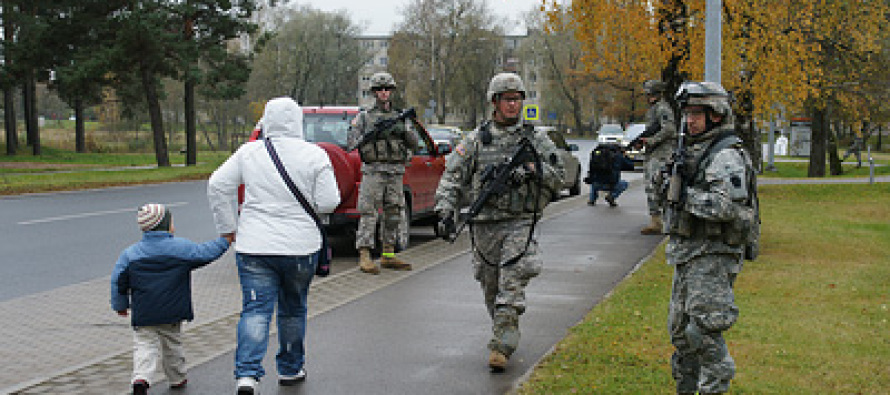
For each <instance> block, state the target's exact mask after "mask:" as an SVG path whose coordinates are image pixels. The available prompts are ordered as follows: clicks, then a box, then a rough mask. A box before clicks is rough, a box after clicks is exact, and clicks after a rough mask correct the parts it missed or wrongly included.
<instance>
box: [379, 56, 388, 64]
mask: <svg viewBox="0 0 890 395" xmlns="http://www.w3.org/2000/svg"><path fill="white" fill-rule="evenodd" d="M386 62H387V59H386V56H384V57H381V58H380V65H381V66H386Z"/></svg>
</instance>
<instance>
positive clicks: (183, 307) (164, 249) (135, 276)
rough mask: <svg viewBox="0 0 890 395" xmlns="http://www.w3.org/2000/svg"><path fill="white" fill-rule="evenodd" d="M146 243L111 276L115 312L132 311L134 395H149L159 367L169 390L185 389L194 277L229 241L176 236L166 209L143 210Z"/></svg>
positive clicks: (126, 254)
mask: <svg viewBox="0 0 890 395" xmlns="http://www.w3.org/2000/svg"><path fill="white" fill-rule="evenodd" d="M136 219H137V221H138V223H139V228H140V229H142V231H143V234H142V240H140V241H139V242H138V243H136V244H133V245H131V246H130V247H128V248H127V249H125V250H124V251H123V252H122V253H121V255H120V257H119V258H118V259H117V263H116V264H115V265H114V272H113V274H112V275H111V308H112V309H114V311H116V312H117V314H118V315H120V316H122V317H126V316H127V315H128V310H132V314H129V315H130V316H131V323H132V325H133V343H134V347H133V379H132V383H133V394H136V395H139V394H147V393H148V387H149V385H150V384H151V383H154V382H155V377H154V375H155V372H156V371H158V365H159V364H160V365H161V367H162V368H163V370H164V373H165V374H166V375H167V380H168V381H169V382H170V387H171V388H181V387H184V386H185V384H186V381H187V380H186V377H185V376H186V369H185V356H184V355H183V350H182V335H181V325H182V321H191V320H192V319H194V312H193V310H192V295H191V271H192V270H195V269H197V268H199V267H201V266H204V265H206V264H208V263H210V262H213V261H214V260H216V259H218V258H219V257H220V256H222V254H223V253H225V252H226V250H227V249H228V248H229V244H230V243H231V241H232V239H231V237H219V238H217V239H215V240H211V241H208V242H206V243H201V244H197V243H194V242H191V241H189V240H186V239H183V238H180V237H174V236H173V232H174V229H173V218H172V215H171V214H170V210H168V209H167V208H166V207H165V206H164V205H162V204H155V203H152V204H146V205H144V206H142V207H140V208H139V211H138V213H137V216H136Z"/></svg>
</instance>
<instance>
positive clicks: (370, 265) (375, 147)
mask: <svg viewBox="0 0 890 395" xmlns="http://www.w3.org/2000/svg"><path fill="white" fill-rule="evenodd" d="M395 89H396V81H395V80H394V79H393V78H392V75H390V74H389V73H375V74H374V75H372V76H371V92H373V93H374V97H375V98H376V101H375V103H374V107H372V108H371V109H370V110H367V111H362V112H361V113H359V115H357V116H356V117H355V119H354V120H353V121H352V127H351V128H350V133H349V149H350V150H352V149H355V148H358V150H359V155H360V156H361V158H362V182H361V186H360V187H359V195H358V204H357V206H358V207H357V208H358V211H359V212H360V213H361V218H359V223H358V232H357V234H356V238H355V247H356V248H357V249H358V252H359V268H360V269H361V271H363V272H365V273H371V274H378V273H380V268H378V267H377V265H376V264H375V263H374V261H372V260H371V249H372V248H374V244H375V238H374V235H375V231H376V229H377V219H378V218H381V221H382V224H381V226H380V232H381V237H380V239H381V240H382V241H383V253H382V254H381V257H380V266H382V267H384V268H388V269H395V270H411V264H409V263H406V262H403V261H401V260H400V259H399V258H397V257H396V255H395V252H396V251H395V245H396V239H397V237H398V229H399V222H400V221H401V215H402V211H403V210H404V208H405V195H404V194H403V193H402V177H403V176H404V175H405V164H407V163H408V161H409V160H410V154H411V152H414V150H416V149H417V147H418V141H417V136H415V135H414V133H412V132H411V131H410V130H408V128H407V127H406V125H405V122H397V123H396V124H395V125H393V126H392V127H391V128H389V129H387V130H378V131H377V132H378V134H377V136H376V138H375V139H373V140H371V141H368V142H367V143H366V144H364V145H362V146H361V147H357V146H356V145H358V143H359V141H360V140H361V138H362V136H363V135H364V134H365V133H367V132H369V131H371V130H372V129H373V128H374V123H375V122H376V121H377V120H379V119H384V118H395V117H397V116H398V114H399V112H398V111H397V110H395V109H393V108H392V94H393V91H394V90H395ZM380 212H382V217H380V216H381V214H379V213H380Z"/></svg>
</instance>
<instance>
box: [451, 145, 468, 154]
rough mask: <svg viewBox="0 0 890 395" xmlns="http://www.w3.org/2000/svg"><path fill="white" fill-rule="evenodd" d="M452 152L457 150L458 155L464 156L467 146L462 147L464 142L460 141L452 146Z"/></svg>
mask: <svg viewBox="0 0 890 395" xmlns="http://www.w3.org/2000/svg"><path fill="white" fill-rule="evenodd" d="M454 152H457V153H458V154H459V155H460V156H466V155H467V148H466V147H464V143H460V144H458V145H457V147H455V148H454Z"/></svg>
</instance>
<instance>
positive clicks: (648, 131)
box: [627, 124, 661, 148]
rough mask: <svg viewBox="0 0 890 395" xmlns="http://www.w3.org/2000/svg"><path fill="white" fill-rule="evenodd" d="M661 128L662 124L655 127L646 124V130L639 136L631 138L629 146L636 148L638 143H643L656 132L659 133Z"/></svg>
mask: <svg viewBox="0 0 890 395" xmlns="http://www.w3.org/2000/svg"><path fill="white" fill-rule="evenodd" d="M659 130H661V124H658V126H655V127H650V125H646V130H644V131H643V133H640V134H639V135H638V136H637V137H634V139H633V140H631V141H630V142H629V143H627V147H630V148H634V147H636V146H637V145H642V143H643V139H647V138H649V137H652V136H654V135H655V133H658V131H659Z"/></svg>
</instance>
